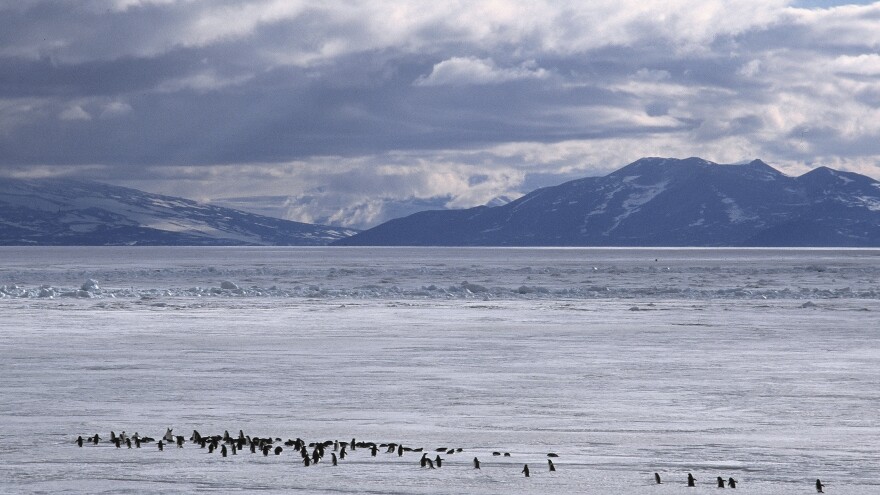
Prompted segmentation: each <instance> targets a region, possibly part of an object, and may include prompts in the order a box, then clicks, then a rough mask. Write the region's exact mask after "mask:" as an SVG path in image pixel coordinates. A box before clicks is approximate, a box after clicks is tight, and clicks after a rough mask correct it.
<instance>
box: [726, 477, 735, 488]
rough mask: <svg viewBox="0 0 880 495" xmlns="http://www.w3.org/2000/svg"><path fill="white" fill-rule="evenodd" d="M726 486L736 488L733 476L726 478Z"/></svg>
mask: <svg viewBox="0 0 880 495" xmlns="http://www.w3.org/2000/svg"><path fill="white" fill-rule="evenodd" d="M727 487H728V488H736V480H735V479H733V477H730V478H727Z"/></svg>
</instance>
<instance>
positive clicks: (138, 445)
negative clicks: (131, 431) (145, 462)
mask: <svg viewBox="0 0 880 495" xmlns="http://www.w3.org/2000/svg"><path fill="white" fill-rule="evenodd" d="M134 446H135V447H136V448H141V439H140V437H138V436H135V437H134Z"/></svg>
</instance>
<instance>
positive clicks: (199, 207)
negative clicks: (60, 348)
mask: <svg viewBox="0 0 880 495" xmlns="http://www.w3.org/2000/svg"><path fill="white" fill-rule="evenodd" d="M356 232H357V231H355V230H352V229H341V228H334V227H327V226H323V225H310V224H305V223H298V222H290V221H287V220H280V219H277V218H270V217H265V216H261V215H255V214H252V213H246V212H242V211H238V210H233V209H229V208H222V207H218V206H211V205H205V204H200V203H196V202H195V201H190V200H187V199H182V198H175V197H171V196H161V195H158V194H150V193H146V192H143V191H138V190H136V189H128V188H124V187H117V186H111V185H107V184H101V183H98V182H88V181H77V180H66V179H42V180H15V179H0V245H6V246H9V245H52V246H60V245H91V246H94V245H152V246H155V245H175V246H247V245H277V246H316V245H325V244H328V243H329V242H331V241H334V240H337V239H341V238H344V237H346V236H349V235H352V234H354V233H356Z"/></svg>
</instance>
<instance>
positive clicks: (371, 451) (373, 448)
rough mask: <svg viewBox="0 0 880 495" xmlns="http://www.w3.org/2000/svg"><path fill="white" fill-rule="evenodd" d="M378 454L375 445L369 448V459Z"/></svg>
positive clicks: (377, 448)
mask: <svg viewBox="0 0 880 495" xmlns="http://www.w3.org/2000/svg"><path fill="white" fill-rule="evenodd" d="M378 452H379V447H376V444H373V446H372V447H370V456H371V457H376V454H377V453H378Z"/></svg>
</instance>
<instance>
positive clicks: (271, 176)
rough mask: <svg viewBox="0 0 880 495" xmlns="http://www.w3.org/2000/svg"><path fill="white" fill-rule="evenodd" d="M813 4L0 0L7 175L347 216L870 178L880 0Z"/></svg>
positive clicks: (372, 217)
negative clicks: (580, 182)
mask: <svg viewBox="0 0 880 495" xmlns="http://www.w3.org/2000/svg"><path fill="white" fill-rule="evenodd" d="M820 3H821V4H822V5H826V6H828V5H827V4H828V3H829V2H820ZM806 4H809V5H818V4H819V3H817V2H807V3H806ZM806 4H805V3H803V2H801V3H795V2H790V1H787V0H770V1H766V0H763V1H758V0H742V1H740V2H726V1H722V0H701V1H698V0H676V1H674V2H637V1H635V0H616V1H610V0H596V1H593V2H581V1H575V0H560V1H550V0H538V1H531V2H525V1H511V2H496V1H490V0H485V1H483V0H477V1H465V0H456V1H451V2H427V3H426V2H399V1H396V0H372V1H367V0H350V1H329V2H322V3H315V2H305V1H287V0H248V1H225V0H223V1H217V2H206V1H198V0H113V1H103V0H102V1H99V0H86V1H83V2H57V1H51V0H21V1H19V2H7V3H6V4H4V5H2V6H0V148H2V149H3V150H4V153H3V154H2V155H0V175H9V174H10V173H16V174H21V173H27V170H28V169H29V168H33V169H34V170H39V171H40V174H51V171H52V170H57V171H58V172H57V173H58V174H66V175H69V174H72V173H73V174H75V170H81V175H82V176H88V177H92V178H97V179H105V180H112V181H117V182H120V181H126V180H127V181H129V182H130V185H133V186H136V187H137V186H139V185H140V186H143V187H145V188H147V189H148V190H155V191H159V192H166V193H170V194H178V195H183V196H192V197H198V198H200V199H215V198H224V197H225V198H230V197H241V196H259V195H269V194H273V195H277V196H279V197H290V198H294V200H292V202H291V203H290V205H291V209H290V212H291V213H290V214H291V215H296V216H297V217H298V218H302V219H305V218H322V219H328V218H334V219H336V220H334V221H339V222H344V221H345V218H346V215H351V216H352V218H355V217H356V218H357V219H358V220H356V221H355V220H352V221H355V222H356V223H358V225H366V224H367V223H369V222H371V221H377V220H378V219H381V218H385V215H388V214H390V213H389V212H390V211H392V210H393V209H394V208H397V206H395V207H394V208H392V207H391V206H388V205H392V204H394V205H402V204H405V203H406V204H409V203H411V202H412V201H419V200H424V201H427V202H432V201H433V202H437V201H442V202H443V204H444V205H446V204H448V205H454V206H472V205H476V204H480V203H481V202H484V201H487V200H489V199H491V198H492V197H494V196H498V195H502V194H510V195H516V194H519V193H522V192H525V191H527V190H528V189H529V188H531V187H535V186H540V185H549V184H551V183H553V182H554V181H556V182H559V181H562V180H566V179H569V178H574V177H576V176H579V175H587V174H597V173H605V172H608V171H610V170H611V169H613V168H615V167H617V166H620V165H623V164H625V163H628V162H629V161H632V160H634V159H637V158H639V157H641V156H645V155H652V156H662V155H668V156H692V155H699V156H704V157H705V158H707V159H710V160H713V161H716V162H731V161H740V160H743V159H750V158H762V159H764V160H765V161H767V162H769V163H772V164H774V165H779V166H781V167H783V168H784V169H785V170H791V171H797V170H806V169H809V168H810V167H814V166H818V165H821V164H839V165H840V166H842V167H845V168H847V169H849V170H854V171H860V172H867V173H869V174H870V175H874V176H875V177H877V176H880V167H878V163H880V159H878V157H880V149H878V147H880V145H878V143H880V118H878V117H880V115H878V113H880V57H878V49H880V2H878V3H873V4H869V5H846V4H843V5H837V6H828V7H829V8H821V9H820V8H803V7H801V5H806ZM96 167H97V168H96ZM305 198H311V199H309V200H308V201H306V199H305ZM432 204H433V203H432ZM294 206H295V208H294ZM400 208H403V207H402V206H400ZM294 211H295V212H294ZM397 211H400V210H397Z"/></svg>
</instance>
